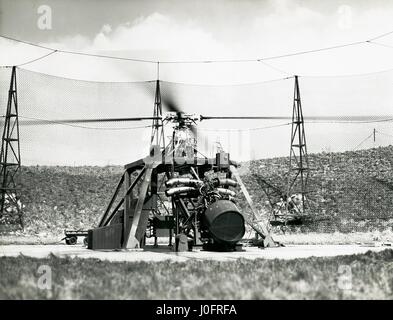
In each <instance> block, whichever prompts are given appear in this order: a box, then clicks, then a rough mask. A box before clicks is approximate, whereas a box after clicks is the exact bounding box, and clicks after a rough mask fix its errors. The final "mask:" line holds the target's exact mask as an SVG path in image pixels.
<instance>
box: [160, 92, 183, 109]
mask: <svg viewBox="0 0 393 320" xmlns="http://www.w3.org/2000/svg"><path fill="white" fill-rule="evenodd" d="M161 102H162V103H163V105H164V106H165V107H166V108H167V109H168V111H169V112H176V113H179V112H182V111H181V110H180V108H179V106H178V104H177V103H176V101H175V99H174V98H173V96H172V94H165V96H161Z"/></svg>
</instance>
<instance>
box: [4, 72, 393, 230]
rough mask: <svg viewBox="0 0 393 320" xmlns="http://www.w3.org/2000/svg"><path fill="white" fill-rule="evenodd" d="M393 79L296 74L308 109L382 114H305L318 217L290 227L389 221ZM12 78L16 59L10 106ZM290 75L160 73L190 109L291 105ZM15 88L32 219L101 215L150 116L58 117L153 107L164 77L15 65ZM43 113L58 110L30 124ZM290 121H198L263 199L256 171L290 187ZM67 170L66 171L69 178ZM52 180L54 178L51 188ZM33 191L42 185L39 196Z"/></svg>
mask: <svg viewBox="0 0 393 320" xmlns="http://www.w3.org/2000/svg"><path fill="white" fill-rule="evenodd" d="M392 80H393V71H387V72H380V73H375V74H367V75H357V76H341V77H300V78H299V82H300V94H301V98H302V105H303V113H304V115H305V117H313V116H322V115H323V116H333V115H334V116H337V115H340V116H343V117H345V116H349V115H356V116H360V117H367V116H370V115H373V116H376V117H375V122H370V121H364V119H366V118H359V120H358V121H356V122H353V121H352V122H349V121H348V122H342V123H337V122H336V121H332V120H324V121H315V120H307V121H306V123H305V130H306V138H307V146H308V152H309V153H310V156H309V161H310V168H311V171H310V178H309V186H308V187H309V191H310V193H309V195H308V198H309V200H310V210H309V212H310V214H311V215H313V221H311V222H310V223H308V224H307V225H306V224H305V225H302V226H297V227H295V228H294V229H292V230H300V231H302V232H305V231H324V232H332V231H342V232H351V231H370V230H381V229H388V228H391V227H392V225H393V216H392V209H391V208H392V206H393V194H392V193H393V176H392V172H393V171H392V169H393V168H392V166H393V157H392V155H393V147H391V146H390V145H391V142H392V138H393V132H392V130H391V129H392V124H391V122H390V121H380V120H381V118H378V116H379V117H384V116H387V117H388V116H389V115H390V114H391V106H392V102H393V93H392V90H391V88H390V86H391V83H392ZM9 81H10V69H0V102H1V106H2V109H1V110H2V113H3V115H4V113H5V106H6V103H7V95H8V88H9ZM293 87H294V79H293V77H289V78H283V79H280V80H274V81H265V82H259V83H253V84H244V85H242V84H236V85H193V84H182V83H175V82H165V81H161V95H162V96H169V95H170V96H172V97H175V100H176V103H177V104H178V105H179V107H180V108H181V109H182V110H184V111H185V112H187V113H193V114H197V115H205V116H260V115H264V116H265V115H266V116H283V117H286V116H288V117H289V116H291V114H292V107H293ZM17 90H18V92H17V93H18V107H19V117H20V144H21V155H22V164H23V166H24V172H25V178H24V181H23V182H22V183H23V184H24V191H23V195H22V199H23V197H24V199H25V201H24V204H25V206H26V211H27V212H28V213H27V214H25V217H26V219H29V214H30V217H36V218H37V219H41V220H42V218H40V213H42V212H44V211H45V212H48V214H49V215H55V216H56V215H57V213H56V212H57V211H60V213H61V212H62V213H63V215H62V216H64V217H68V218H69V217H71V216H72V217H74V218H73V219H68V218H67V219H66V218H64V219H60V220H59V221H62V222H59V223H60V224H61V226H64V224H66V225H67V223H68V224H70V223H71V224H72V225H75V224H79V223H82V224H84V225H86V224H87V225H89V223H93V221H95V220H94V219H93V218H86V217H90V216H95V217H96V216H97V214H98V213H102V211H103V210H104V209H105V205H106V203H107V201H108V199H109V198H110V193H111V192H112V189H111V188H113V186H114V184H115V183H116V180H117V178H118V176H119V174H120V172H121V168H120V167H108V165H123V164H125V163H129V162H132V161H134V160H136V159H139V158H142V157H144V156H145V155H146V154H147V152H148V148H149V144H150V134H151V129H150V125H151V122H150V121H144V122H142V121H141V122H121V121H119V122H111V123H78V124H59V123H54V122H53V121H55V120H64V119H88V118H121V117H138V116H152V115H153V105H154V92H155V81H143V82H93V81H82V80H73V79H67V78H61V77H56V76H51V75H47V74H42V73H37V72H33V71H29V70H26V69H22V68H18V69H17ZM164 112H165V110H164ZM37 119H41V120H42V119H45V120H51V121H52V122H48V123H47V124H45V125H32V122H34V121H35V120H37ZM2 124H3V122H2ZM289 124H290V120H289V119H281V120H225V121H224V120H209V121H208V120H206V121H202V122H201V123H200V124H199V125H198V134H200V136H202V137H203V139H202V141H203V143H200V144H199V151H200V153H201V154H203V155H205V156H209V157H211V156H214V154H215V153H216V152H217V151H218V150H225V151H227V152H229V153H230V154H231V158H232V159H235V160H239V161H242V162H243V166H242V168H241V172H242V176H243V178H244V180H245V181H246V184H247V187H248V188H249V189H250V190H249V191H250V194H251V195H252V197H253V199H254V201H255V202H256V204H257V206H258V208H259V209H260V210H261V211H267V210H270V208H269V206H268V205H267V204H266V202H267V201H268V199H267V197H266V194H265V193H264V192H263V191H262V188H261V186H260V184H259V183H258V181H257V179H255V177H257V176H261V177H264V178H266V179H267V180H268V181H269V182H271V183H272V184H273V185H275V186H277V187H278V188H281V189H285V186H286V177H287V176H286V175H287V171H288V165H289V159H288V157H287V156H288V154H289V148H290V145H289V142H290V134H291V127H290V125H289ZM166 129H167V131H166V135H167V137H166V138H167V141H168V139H169V136H170V134H171V132H170V130H169V129H170V128H169V126H168V127H167V128H166ZM37 165H38V166H39V167H34V166H37ZM43 166H89V167H84V168H83V169H80V170H79V173H77V172H78V170H77V169H76V168H74V169H72V168H68V169H64V170H63V169H60V167H57V169H56V167H43ZM94 166H97V167H94ZM98 166H99V167H98ZM102 166H107V167H106V168H102ZM53 168H55V169H53ZM51 170H52V171H51ZM56 170H57V171H56ZM67 170H68V171H67ZM65 172H68V173H67V174H66V173H65ZM80 172H82V173H80ZM64 176H66V177H67V179H66V180H65V181H63V180H61V181H60V180H59V179H60V178H61V177H64ZM86 181H88V184H87V182H86ZM103 181H106V184H105V185H103ZM109 181H113V183H112V182H111V183H110V182H109ZM43 184H45V185H46V187H45V188H44V189H45V192H44V193H43V194H42V191H40V188H41V187H42V185H43ZM55 184H57V185H56V187H53V186H54V185H55ZM59 186H61V188H60V187H59ZM97 186H100V187H97ZM41 189H42V188H41ZM40 192H41V193H40ZM35 193H40V196H39V197H35ZM93 194H94V196H93ZM62 195H64V197H62ZM39 201H41V202H39ZM44 201H46V203H45V202H44ZM54 207H56V209H55V210H54V209H53V208H54ZM54 212H55V213H54ZM81 212H82V213H81ZM97 212H98V213H97ZM76 214H77V215H76ZM75 216H76V218H75ZM78 217H79V218H78ZM30 219H31V218H30ZM49 220H50V219H49ZM74 220H75V221H74ZM52 221H53V220H52ZM42 223H43V224H45V223H46V222H45V221H43V222H42ZM48 225H49V223H48Z"/></svg>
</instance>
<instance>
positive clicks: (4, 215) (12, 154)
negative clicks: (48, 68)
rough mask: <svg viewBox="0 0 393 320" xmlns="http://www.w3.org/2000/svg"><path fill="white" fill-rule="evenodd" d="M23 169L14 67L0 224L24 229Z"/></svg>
mask: <svg viewBox="0 0 393 320" xmlns="http://www.w3.org/2000/svg"><path fill="white" fill-rule="evenodd" d="M20 168H21V158H20V144H19V121H18V97H17V86H16V67H12V71H11V81H10V88H9V91H8V102H7V109H6V113H5V116H4V128H3V135H2V143H1V153H0V181H1V182H0V183H1V186H0V190H1V199H0V201H1V203H0V206H1V211H0V224H9V225H14V226H15V225H19V226H20V227H22V228H23V221H22V207H21V202H20V199H19V196H20V195H19V189H18V179H19V174H20Z"/></svg>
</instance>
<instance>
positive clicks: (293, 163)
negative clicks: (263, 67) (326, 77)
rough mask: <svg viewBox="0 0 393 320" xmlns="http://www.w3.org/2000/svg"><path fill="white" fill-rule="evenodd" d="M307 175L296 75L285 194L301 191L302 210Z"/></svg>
mask: <svg viewBox="0 0 393 320" xmlns="http://www.w3.org/2000/svg"><path fill="white" fill-rule="evenodd" d="M308 177H309V162H308V153H307V142H306V134H305V129H304V118H303V110H302V102H301V98H300V88H299V79H298V76H295V88H294V99H293V111H292V129H291V141H290V152H289V171H288V181H287V196H288V197H289V196H290V195H291V194H293V193H301V194H302V210H303V212H304V211H305V210H307V208H308V200H307V196H306V195H307V184H308ZM299 184H300V190H299V187H297V185H299Z"/></svg>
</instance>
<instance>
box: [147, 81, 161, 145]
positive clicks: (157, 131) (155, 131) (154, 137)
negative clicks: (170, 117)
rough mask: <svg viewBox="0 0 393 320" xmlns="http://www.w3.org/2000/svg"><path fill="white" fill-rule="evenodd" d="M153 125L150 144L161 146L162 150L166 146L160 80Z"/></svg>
mask: <svg viewBox="0 0 393 320" xmlns="http://www.w3.org/2000/svg"><path fill="white" fill-rule="evenodd" d="M153 117H155V119H153V125H152V129H151V140H150V145H151V146H153V145H156V146H160V148H161V151H162V150H164V148H165V136H164V125H163V121H162V104H161V91H160V80H157V81H156V94H155V99H154V112H153Z"/></svg>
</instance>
